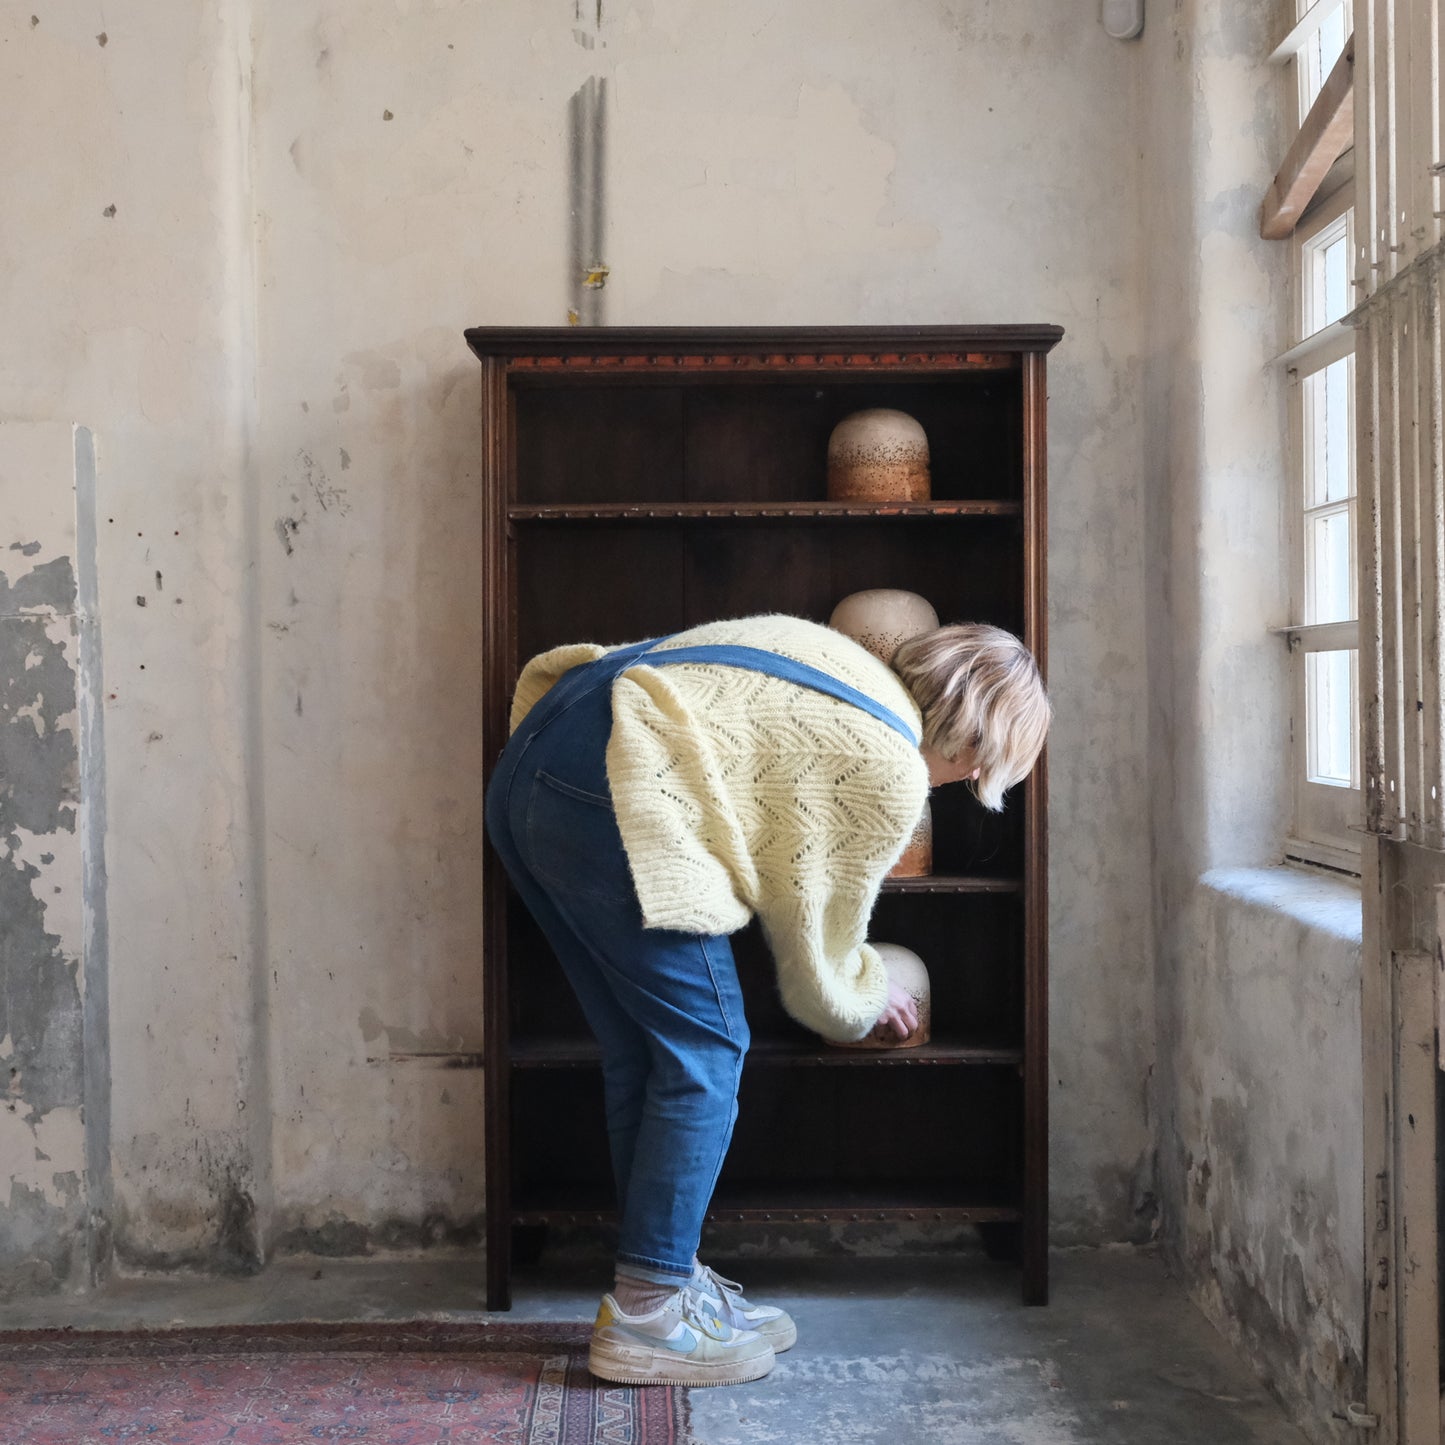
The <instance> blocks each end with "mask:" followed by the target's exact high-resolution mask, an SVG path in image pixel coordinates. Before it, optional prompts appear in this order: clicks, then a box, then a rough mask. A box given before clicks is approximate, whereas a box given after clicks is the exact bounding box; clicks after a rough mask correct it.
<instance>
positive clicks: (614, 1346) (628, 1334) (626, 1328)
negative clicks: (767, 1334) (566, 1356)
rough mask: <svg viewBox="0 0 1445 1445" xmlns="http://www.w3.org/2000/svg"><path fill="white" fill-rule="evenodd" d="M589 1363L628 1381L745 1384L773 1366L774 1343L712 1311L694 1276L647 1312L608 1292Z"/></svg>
mask: <svg viewBox="0 0 1445 1445" xmlns="http://www.w3.org/2000/svg"><path fill="white" fill-rule="evenodd" d="M587 1368H588V1369H589V1370H591V1371H592V1373H593V1374H594V1375H596V1376H597V1377H598V1378H599V1379H603V1380H612V1381H615V1382H616V1383H618V1384H623V1385H741V1384H743V1383H744V1382H745V1381H747V1380H759V1379H761V1378H762V1377H763V1376H764V1375H766V1374H767V1373H768V1371H769V1370H771V1369H772V1368H773V1347H772V1345H770V1344H769V1343H768V1342H767V1340H765V1339H764V1338H763V1337H762V1335H760V1334H759V1333H758V1332H757V1331H756V1330H751V1329H739V1328H737V1327H736V1326H734V1325H731V1324H728V1323H727V1322H726V1321H725V1320H724V1319H722V1318H721V1316H720V1315H719V1313H718V1312H717V1311H714V1310H710V1309H709V1308H708V1307H707V1306H706V1305H705V1304H704V1303H703V1302H702V1300H701V1298H700V1295H699V1291H698V1289H697V1287H696V1284H695V1283H694V1282H691V1281H690V1282H689V1283H687V1284H685V1285H683V1286H681V1287H680V1288H679V1289H678V1290H677V1292H676V1293H675V1294H673V1295H672V1296H671V1297H670V1298H669V1299H668V1300H667V1301H666V1303H665V1304H662V1305H660V1306H659V1307H658V1308H657V1309H655V1310H652V1311H651V1312H650V1313H648V1314H645V1315H629V1314H627V1313H625V1312H624V1311H623V1309H622V1307H621V1306H620V1305H619V1304H618V1303H617V1301H616V1299H614V1298H613V1297H612V1295H610V1294H607V1295H603V1296H602V1304H601V1307H600V1308H599V1309H598V1311H597V1321H596V1323H595V1324H594V1325H593V1327H592V1347H591V1349H590V1350H589V1351H588V1354H587Z"/></svg>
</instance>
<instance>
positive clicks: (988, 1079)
mask: <svg viewBox="0 0 1445 1445" xmlns="http://www.w3.org/2000/svg"><path fill="white" fill-rule="evenodd" d="M784 1082H786V1087H780V1085H781V1084H783V1083H784ZM1019 1093H1020V1090H1019V1085H1018V1079H1017V1076H1016V1075H1014V1074H1013V1072H1012V1071H1011V1070H1007V1069H932V1068H918V1069H907V1068H889V1069H810V1070H807V1071H801V1070H800V1071H797V1072H796V1073H794V1074H792V1075H789V1076H787V1078H786V1080H784V1078H783V1076H782V1075H781V1074H779V1073H778V1072H776V1071H773V1070H769V1069H758V1070H756V1071H754V1072H752V1073H749V1074H745V1075H744V1076H743V1084H742V1088H741V1089H740V1090H739V1091H738V1122H737V1127H736V1130H735V1132H734V1134H733V1142H732V1147H731V1148H730V1149H729V1151H728V1157H727V1162H726V1164H725V1165H724V1166H723V1174H722V1178H721V1180H720V1181H719V1187H720V1189H726V1188H727V1186H728V1185H729V1184H731V1183H733V1182H734V1181H739V1182H741V1181H746V1180H749V1179H766V1178H772V1179H774V1180H776V1181H777V1182H778V1184H779V1185H780V1186H781V1187H782V1188H783V1189H786V1185H787V1184H788V1183H789V1182H790V1181H797V1182H804V1181H823V1180H827V1181H843V1182H850V1183H861V1182H864V1181H880V1182H881V1181H886V1182H888V1183H890V1184H893V1185H895V1186H897V1185H903V1184H906V1182H908V1181H921V1180H936V1179H958V1180H969V1181H976V1182H984V1181H989V1182H996V1183H998V1184H1004V1183H1011V1182H1012V1178H1013V1176H1014V1175H1015V1173H1016V1157H1017V1155H1016V1150H1015V1146H1014V1139H1015V1136H1016V1135H1017V1133H1018V1118H1019V1115H1018V1107H1017V1105H1018V1098H1019ZM940 1119H948V1120H950V1121H951V1122H952V1127H949V1128H946V1129H944V1128H940V1127H939V1121H940Z"/></svg>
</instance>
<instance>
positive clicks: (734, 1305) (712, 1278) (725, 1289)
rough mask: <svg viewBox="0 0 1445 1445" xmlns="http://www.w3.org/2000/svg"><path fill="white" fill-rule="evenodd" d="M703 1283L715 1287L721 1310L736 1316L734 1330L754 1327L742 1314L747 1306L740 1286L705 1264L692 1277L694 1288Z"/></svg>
mask: <svg viewBox="0 0 1445 1445" xmlns="http://www.w3.org/2000/svg"><path fill="white" fill-rule="evenodd" d="M704 1282H707V1283H710V1284H712V1285H715V1286H716V1287H717V1294H718V1296H719V1299H720V1300H721V1303H722V1307H723V1309H724V1310H726V1311H728V1312H730V1313H735V1314H736V1317H737V1323H736V1324H735V1325H734V1328H740V1329H752V1328H754V1326H752V1325H750V1324H748V1322H747V1316H746V1315H745V1314H744V1313H743V1307H744V1306H745V1305H746V1304H747V1301H746V1300H745V1299H744V1298H743V1287H742V1285H740V1284H739V1283H738V1282H737V1281H736V1280H734V1279H724V1278H723V1276H722V1275H720V1274H719V1273H718V1272H717V1271H716V1270H715V1269H712V1268H710V1267H709V1266H708V1265H705V1264H704V1265H700V1266H699V1273H698V1274H696V1275H694V1276H693V1284H694V1286H700V1285H703V1284H704Z"/></svg>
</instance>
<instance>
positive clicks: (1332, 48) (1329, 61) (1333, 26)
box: [1320, 5, 1345, 84]
mask: <svg viewBox="0 0 1445 1445" xmlns="http://www.w3.org/2000/svg"><path fill="white" fill-rule="evenodd" d="M1344 48H1345V7H1344V6H1343V5H1340V6H1338V7H1337V8H1336V10H1335V13H1334V14H1333V15H1330V16H1328V17H1327V18H1326V20H1325V22H1324V24H1323V25H1321V26H1320V83H1321V84H1323V83H1324V82H1325V81H1326V80H1328V79H1329V74H1330V71H1332V70H1333V69H1334V68H1335V61H1337V60H1338V59H1339V58H1340V52H1341V51H1342V50H1344Z"/></svg>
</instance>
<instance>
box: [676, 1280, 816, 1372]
mask: <svg viewBox="0 0 1445 1445" xmlns="http://www.w3.org/2000/svg"><path fill="white" fill-rule="evenodd" d="M692 1283H693V1287H694V1288H695V1289H696V1290H697V1292H698V1297H699V1298H700V1299H701V1301H702V1303H703V1306H704V1308H706V1309H709V1310H711V1311H712V1312H713V1314H715V1315H716V1316H717V1317H718V1318H719V1319H720V1320H723V1321H725V1322H726V1323H727V1324H730V1325H731V1326H732V1327H733V1328H734V1329H738V1330H756V1331H757V1332H758V1333H759V1334H760V1335H761V1336H762V1337H763V1338H764V1339H765V1340H766V1341H767V1342H768V1343H769V1344H770V1345H771V1346H772V1347H773V1353H774V1354H778V1355H781V1354H782V1353H783V1351H784V1350H790V1349H792V1347H793V1346H794V1345H795V1344H797V1342H798V1327H797V1325H795V1324H794V1323H793V1321H792V1317H791V1316H790V1315H789V1314H788V1313H787V1312H786V1311H784V1310H780V1309H777V1308H775V1307H774V1306H772V1305H751V1304H749V1303H748V1302H747V1300H745V1299H744V1298H743V1287H742V1285H740V1284H738V1283H737V1281H736V1280H731V1279H724V1278H723V1277H722V1275H720V1274H718V1273H717V1271H716V1270H712V1269H709V1268H708V1267H707V1265H705V1264H699V1265H695V1266H694V1267H693V1271H692Z"/></svg>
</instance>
